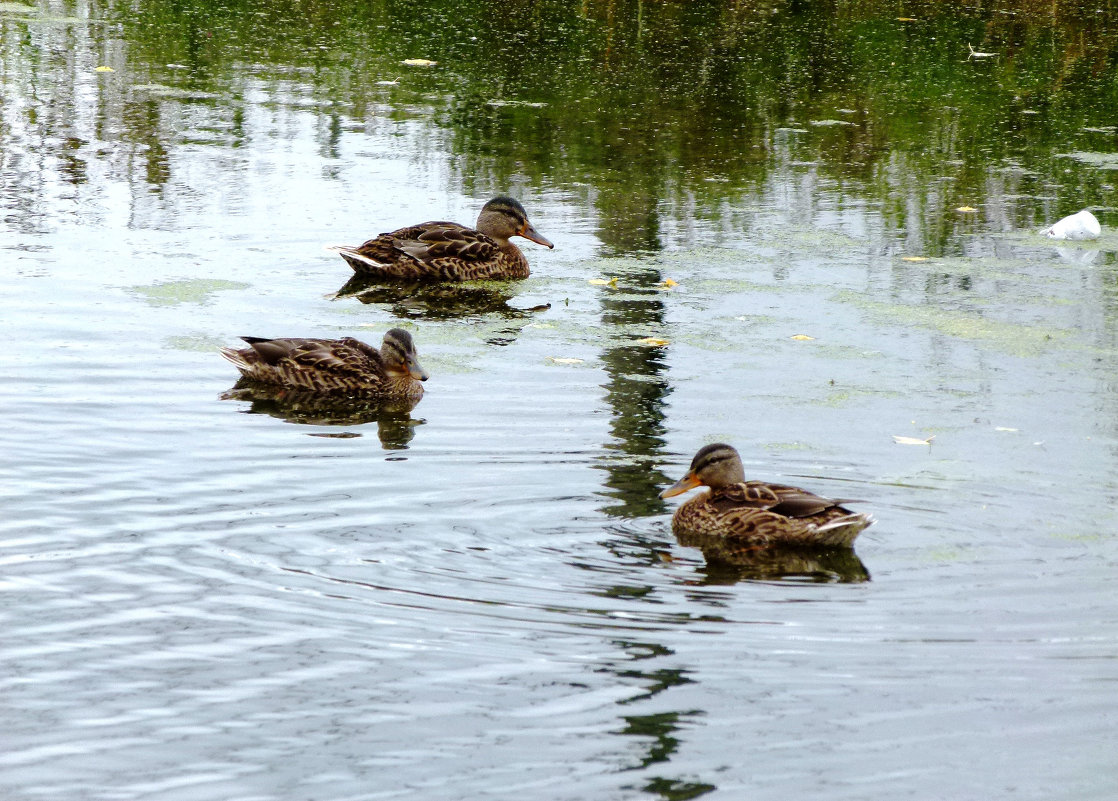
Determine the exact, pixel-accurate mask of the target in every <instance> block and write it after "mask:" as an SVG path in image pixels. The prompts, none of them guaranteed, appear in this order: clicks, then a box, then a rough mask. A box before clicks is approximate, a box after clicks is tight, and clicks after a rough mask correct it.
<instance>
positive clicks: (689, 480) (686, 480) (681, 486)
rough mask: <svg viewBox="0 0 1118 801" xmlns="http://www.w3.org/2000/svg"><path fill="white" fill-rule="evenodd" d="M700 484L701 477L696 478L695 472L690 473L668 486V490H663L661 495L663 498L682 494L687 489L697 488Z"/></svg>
mask: <svg viewBox="0 0 1118 801" xmlns="http://www.w3.org/2000/svg"><path fill="white" fill-rule="evenodd" d="M698 486H700V484H699V479H697V478H695V474H694V473H688V474H687V475H685V476H684V477H683V478H681V479H680V480H679V481H677V482H675V483H674V484H672V485H671V486H670V487H668V488H667V489H666V490H664V491H663V492H661V493H660V497H661V498H670V497H672V496H673V495H682V494H683V493H685V492H687V490H689V489H695V487H698Z"/></svg>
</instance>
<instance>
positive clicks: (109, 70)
mask: <svg viewBox="0 0 1118 801" xmlns="http://www.w3.org/2000/svg"><path fill="white" fill-rule="evenodd" d="M93 71H94V72H116V70H114V69H113V68H112V67H94V68H93Z"/></svg>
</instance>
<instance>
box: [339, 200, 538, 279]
mask: <svg viewBox="0 0 1118 801" xmlns="http://www.w3.org/2000/svg"><path fill="white" fill-rule="evenodd" d="M514 236H522V237H524V238H525V239H528V240H530V241H532V242H535V243H537V244H540V245H543V246H544V247H547V248H554V247H555V245H553V244H552V243H551V241H550V240H549V239H548V238H547V237H545V236H544V235H543V234H541V233H540V232H539V231H537V230H536V229H535V227H534V226H533V225H532V223H531V222H529V221H528V213H527V212H526V211H524V207H523V206H522V205H520V201H518V200H515V199H514V198H511V197H507V196H505V195H501V196H499V197H495V198H493V199H492V200H490V201H489V202H488V203H486V204H485V205H484V206H482V209H481V213H480V214H478V218H477V223H476V224H475V226H474V227H473V228H468V227H466V226H465V225H459V224H458V223H453V222H441V221H434V222H425V223H419V224H418V225H410V226H407V227H406V228H399V229H397V230H395V231H390V232H389V233H386V234H380V235H379V236H377V237H374V238H373V239H370V240H369V241H368V242H366V243H365V244H363V245H358V246H356V247H353V246H349V245H340V246H336V247H333V248H331V249H332V250H336V251H337V252H338V253H339V254H340V255H341V257H342V258H343V259H345V260H346V262H347V263H348V264H349V266H350V267H352V268H353V269H354V271H355V272H356V273H357V274H358V275H361V276H365V277H369V278H376V279H389V280H399V279H411V280H415V279H426V280H436V281H479V280H484V279H505V278H527V277H528V274H529V268H528V259H526V258H525V257H524V254H523V253H522V252H521V251H520V248H518V247H517V246H516V245H514V244H513V243H512V242H510V241H509V239H510V238H512V237H514Z"/></svg>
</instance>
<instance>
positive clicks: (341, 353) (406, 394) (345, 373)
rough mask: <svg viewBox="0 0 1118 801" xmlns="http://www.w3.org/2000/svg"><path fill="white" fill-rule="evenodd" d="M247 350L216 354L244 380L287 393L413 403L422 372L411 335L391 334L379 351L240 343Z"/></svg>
mask: <svg viewBox="0 0 1118 801" xmlns="http://www.w3.org/2000/svg"><path fill="white" fill-rule="evenodd" d="M241 338H242V339H243V340H244V341H245V342H247V343H248V345H249V346H248V347H247V348H242V349H241V350H236V349H234V348H221V355H222V356H224V357H225V358H226V359H228V360H229V361H231V362H232V363H233V364H234V365H236V367H237V369H238V370H240V371H241V374H242V375H244V377H245V378H248V379H250V380H252V381H259V382H261V383H263V384H277V385H280V386H283V387H286V388H289V389H292V390H298V391H302V392H307V391H309V392H315V393H322V394H350V395H360V396H362V397H378V398H382V399H383V400H386V401H397V400H402V401H415V400H418V399H419V398H420V396H422V395H423V385H422V384H421V383H420V382H421V381H426V380H427V371H426V370H424V369H423V368H422V367H420V365H419V361H418V360H417V359H416V355H415V343H413V342H412V338H411V334H409V333H408V332H407V331H404V330H403V329H401V328H393V329H391V330H389V331H388V332H387V333H386V334H385V335H384V342H383V343H382V344H381V347H380V350H379V351H378V350H377V349H376V348H374V347H372V346H371V345H366V344H365V343H364V342H362V341H361V340H359V339H353V338H352V337H345V338H344V339H261V338H259V337H241Z"/></svg>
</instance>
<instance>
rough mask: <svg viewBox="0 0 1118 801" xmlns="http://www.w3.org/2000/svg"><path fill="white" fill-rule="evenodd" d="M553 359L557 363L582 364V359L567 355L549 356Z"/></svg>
mask: <svg viewBox="0 0 1118 801" xmlns="http://www.w3.org/2000/svg"><path fill="white" fill-rule="evenodd" d="M547 358H549V359H550V360H551V361H553V362H555V363H556V364H582V359H575V358H573V357H567V356H548V357H547Z"/></svg>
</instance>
